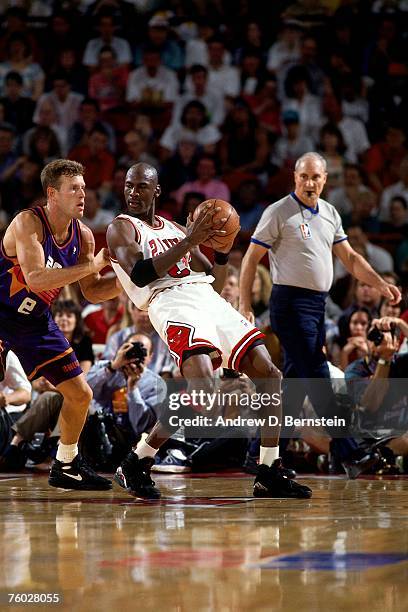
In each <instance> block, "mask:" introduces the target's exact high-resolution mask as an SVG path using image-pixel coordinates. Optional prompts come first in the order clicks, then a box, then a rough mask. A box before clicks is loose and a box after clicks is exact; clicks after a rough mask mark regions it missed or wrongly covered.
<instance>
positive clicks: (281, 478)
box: [254, 459, 312, 499]
mask: <svg viewBox="0 0 408 612" xmlns="http://www.w3.org/2000/svg"><path fill="white" fill-rule="evenodd" d="M254 497H276V498H296V499H309V498H310V497H312V490H311V489H309V487H306V486H305V485H300V484H299V483H297V482H296V481H295V480H291V479H290V478H288V477H287V476H285V475H284V471H283V468H282V460H281V459H276V460H275V461H274V462H273V464H272V465H271V467H268V466H267V465H264V464H262V465H260V466H259V468H258V474H257V476H256V478H255V482H254Z"/></svg>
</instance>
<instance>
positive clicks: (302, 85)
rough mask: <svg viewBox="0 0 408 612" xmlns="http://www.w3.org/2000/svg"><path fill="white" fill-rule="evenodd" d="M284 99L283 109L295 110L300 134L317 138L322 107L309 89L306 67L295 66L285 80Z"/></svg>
mask: <svg viewBox="0 0 408 612" xmlns="http://www.w3.org/2000/svg"><path fill="white" fill-rule="evenodd" d="M285 95H286V97H285V99H284V101H283V104H282V110H283V111H288V110H292V111H296V112H297V113H298V114H299V123H300V128H301V132H302V134H305V135H308V136H310V137H312V138H313V139H314V140H317V137H318V133H319V129H320V126H321V123H322V108H321V103H320V99H319V98H318V97H317V96H315V95H313V94H312V93H311V90H310V82H309V76H308V73H307V71H306V68H304V67H303V66H295V67H294V68H292V69H291V70H290V71H289V72H288V75H287V77H286V80H285Z"/></svg>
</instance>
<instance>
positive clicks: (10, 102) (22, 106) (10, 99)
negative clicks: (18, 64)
mask: <svg viewBox="0 0 408 612" xmlns="http://www.w3.org/2000/svg"><path fill="white" fill-rule="evenodd" d="M4 82H5V95H4V96H3V97H2V98H0V104H2V105H3V108H4V118H3V120H4V121H7V122H9V123H11V124H12V125H14V126H15V128H16V130H17V133H18V134H23V133H24V132H25V131H26V130H28V129H29V128H30V127H31V126H32V124H33V121H32V117H33V112H34V106H35V104H34V101H33V100H32V99H31V98H27V97H24V96H23V95H22V91H23V77H22V76H21V74H20V73H18V72H13V71H11V72H8V73H7V74H6V76H5V79H4Z"/></svg>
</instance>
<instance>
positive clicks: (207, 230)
mask: <svg viewBox="0 0 408 612" xmlns="http://www.w3.org/2000/svg"><path fill="white" fill-rule="evenodd" d="M220 210H221V209H220V208H214V207H213V206H211V205H210V204H208V205H207V206H204V207H203V208H202V210H200V212H199V214H198V215H197V216H196V218H195V219H193V216H192V215H191V213H190V215H189V217H188V219H187V226H186V230H187V231H186V238H187V240H188V241H189V243H190V244H191V246H197V245H199V244H202V243H203V242H205V241H206V240H207V239H208V238H209V237H210V236H224V235H225V233H226V232H225V231H224V230H220V229H217V228H219V227H220V226H222V225H223V224H224V223H225V221H226V218H225V219H224V218H222V219H219V220H218V221H214V220H213V216H214V215H215V214H216V213H217V212H219V211H220Z"/></svg>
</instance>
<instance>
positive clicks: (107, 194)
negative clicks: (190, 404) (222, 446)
mask: <svg viewBox="0 0 408 612" xmlns="http://www.w3.org/2000/svg"><path fill="white" fill-rule="evenodd" d="M26 5H27V7H28V8H27V9H24V8H21V7H17V6H13V7H10V6H8V4H7V3H0V21H1V36H0V41H1V42H0V227H3V228H5V227H6V226H7V224H8V223H9V222H10V220H11V219H12V218H13V216H14V215H15V214H16V213H17V212H19V211H20V210H22V209H23V208H27V207H30V206H32V205H33V204H38V203H39V202H42V201H44V196H43V193H42V191H41V184H40V180H39V178H40V172H41V169H42V167H43V166H44V164H46V163H48V162H50V161H52V160H53V159H57V158H60V157H68V158H70V159H73V160H76V161H78V162H81V163H82V164H84V166H85V168H86V174H85V181H86V185H87V194H86V209H85V213H84V218H83V221H84V223H86V224H87V225H88V226H89V227H90V228H91V229H92V230H93V231H94V232H95V234H96V237H97V241H98V240H99V241H100V243H101V244H103V243H104V233H105V230H106V227H107V225H108V224H109V223H110V222H111V220H112V219H113V218H114V216H115V215H116V214H118V213H119V212H120V211H123V210H124V198H123V186H124V181H125V176H126V171H127V169H128V168H129V167H130V166H131V165H132V164H134V163H136V162H139V161H143V162H147V163H149V164H153V165H155V166H156V167H157V168H158V170H159V177H160V184H161V188H162V196H161V198H160V202H159V205H158V211H157V212H158V214H160V215H162V216H164V217H167V218H169V219H174V220H175V221H178V222H181V223H185V221H186V217H187V215H188V214H189V212H191V211H193V210H194V208H195V207H196V206H197V205H198V204H199V203H200V202H201V201H202V200H204V199H207V198H212V197H217V198H221V199H224V200H227V201H230V202H231V203H232V204H233V205H234V206H235V208H236V209H237V211H238V212H239V214H240V218H241V232H240V234H239V236H238V237H237V241H236V244H235V248H234V250H233V252H232V253H231V257H230V262H231V264H232V265H231V266H230V269H229V274H228V279H227V283H226V286H225V288H224V291H223V296H224V297H225V299H227V300H228V301H230V302H231V303H232V304H233V306H234V307H237V300H238V278H239V266H240V261H241V259H242V254H243V253H244V252H245V249H246V247H247V245H248V242H249V239H250V237H251V234H252V231H253V230H254V228H255V226H256V224H257V221H258V220H259V218H260V216H261V214H262V212H263V210H264V208H265V206H267V205H268V204H269V203H271V202H273V201H274V200H278V199H280V198H282V197H283V196H285V195H286V194H287V193H288V192H290V191H291V190H292V187H293V170H294V163H295V161H296V159H297V158H298V157H299V156H301V155H302V154H304V153H306V152H307V151H313V150H314V151H318V152H319V153H320V154H321V155H323V156H324V158H325V159H326V161H327V165H328V181H327V185H326V188H325V191H324V193H323V197H324V198H325V199H327V200H328V201H329V202H331V203H332V204H333V205H334V206H335V207H336V209H337V210H338V212H339V213H340V215H341V217H342V220H343V224H344V228H345V230H346V232H347V234H348V237H349V240H350V243H351V244H352V246H353V248H354V249H356V250H357V251H358V252H359V253H361V254H362V255H363V256H364V257H366V258H367V260H368V261H369V262H370V264H371V265H372V266H373V267H374V268H375V269H376V270H377V271H378V272H379V273H381V274H384V275H388V276H389V277H390V278H391V279H392V280H393V281H395V282H397V284H399V285H401V287H402V288H403V290H404V291H405V295H406V288H407V285H408V38H407V34H406V33H407V31H408V28H407V24H408V3H406V2H398V1H394V0H375V1H373V2H364V1H358V0H355V1H351V2H350V1H344V0H277V1H274V2H264V1H262V0H252V1H251V2H245V1H244V0H239V1H238V0H205V1H202V0H191V1H189V2H185V1H183V0H163V1H160V0H150V1H148V2H143V1H142V0H133V1H132V0H128V1H123V0H111V1H109V2H107V1H106V0H96V1H94V2H91V1H89V0H82V1H81V2H69V1H66V2H62V3H60V2H53V1H52V0H39V1H37V2H33V3H26ZM264 263H265V262H264ZM266 265H267V264H266ZM270 290H271V281H270V277H269V273H268V270H267V269H266V268H265V267H263V266H260V267H259V269H258V273H257V276H256V279H255V283H254V288H253V308H254V313H255V316H256V321H257V324H258V325H259V326H260V327H261V328H262V329H263V330H265V331H266V337H267V346H268V349H269V350H270V352H271V355H272V357H273V359H274V361H275V363H277V364H278V365H281V352H280V347H279V343H278V341H277V339H276V337H275V336H274V335H273V334H272V332H271V331H270V326H269V315H268V299H269V294H270ZM63 297H64V298H66V299H67V300H71V301H65V302H61V303H60V304H59V306H57V307H56V310H55V313H56V317H57V318H56V320H57V323H58V325H60V326H61V329H62V330H63V332H64V333H66V335H67V338H68V339H69V340H70V341H71V342H74V343H75V342H76V343H77V344H81V346H82V349H81V351H82V352H81V356H80V355H79V354H78V357H79V358H80V360H81V363H82V367H83V369H84V371H85V372H87V373H88V382H89V383H90V384H91V386H92V387H93V390H94V395H95V400H94V404H95V406H94V409H95V411H96V412H97V411H98V410H99V409H100V408H101V401H99V400H98V393H100V392H101V389H100V385H101V384H102V379H101V378H100V369H101V368H103V369H104V371H105V370H106V367H105V366H106V364H107V363H108V364H109V365H110V367H113V369H112V371H111V375H112V381H111V383H112V384H110V382H109V381H105V382H104V383H103V384H105V385H108V387H109V389H104V392H103V393H102V395H103V396H104V398H105V400H104V401H105V403H104V405H103V407H102V408H103V410H107V411H108V412H110V413H111V414H113V415H116V417H117V419H119V417H118V415H120V414H123V412H128V420H127V422H126V427H127V429H128V433H129V436H130V438H129V439H131V440H135V439H137V437H138V436H140V435H141V434H143V433H145V432H146V431H148V429H149V426H151V423H153V422H154V418H155V416H156V415H155V413H154V402H153V401H152V399H151V390H152V385H153V382H152V380H153V379H152V377H153V378H154V377H162V378H164V379H166V378H168V377H177V376H179V373H178V372H177V370H176V368H175V366H174V364H173V363H172V360H171V358H170V356H169V355H168V353H167V349H166V347H165V345H164V344H163V342H162V341H161V340H160V338H159V336H158V335H157V334H156V332H155V331H154V330H153V328H152V326H151V324H150V321H149V319H148V317H147V314H146V313H144V312H141V311H139V310H138V309H137V308H136V307H135V306H133V305H132V304H129V303H128V302H127V300H125V299H123V300H122V301H120V300H110V301H109V302H107V303H104V304H101V305H99V306H97V307H93V306H89V305H87V304H86V303H84V301H83V299H82V298H81V297H80V296H79V293H78V292H77V291H76V289H75V287H71V288H69V289H68V290H66V291H65V293H64V296H63ZM406 308H407V305H406V303H405V301H404V300H403V302H402V303H401V304H400V305H399V306H398V307H393V306H390V305H389V304H388V303H387V301H386V300H384V299H381V297H380V295H379V294H378V292H376V290H374V289H372V288H370V287H368V286H367V285H364V284H363V283H361V282H354V281H353V280H352V279H351V278H350V276H349V275H348V274H347V271H346V270H345V269H344V268H343V266H342V265H341V263H340V262H339V261H337V262H336V263H335V279H334V284H333V288H332V291H331V294H330V297H329V300H328V305H327V312H326V315H327V317H326V330H327V343H326V344H327V346H326V348H327V354H328V358H329V359H330V361H331V362H332V363H333V365H334V366H337V368H339V370H337V371H336V372H337V374H336V376H343V375H344V371H346V372H347V368H349V367H350V366H351V365H352V364H353V363H354V362H355V361H356V360H358V359H362V358H364V357H366V356H368V355H369V353H370V347H369V345H368V343H367V332H368V330H369V328H370V325H371V321H372V320H373V319H378V318H380V317H393V318H394V319H395V321H397V322H398V324H397V326H398V329H399V333H400V345H399V347H398V352H400V353H401V354H403V353H404V352H408V344H407V342H408V341H407V336H408V333H407V329H408V327H407V325H406V323H408V310H407V309H406ZM404 322H405V323H404ZM82 324H84V325H85V326H86V329H87V332H86V333H87V334H88V335H86V334H85V332H84V330H83V329H82ZM72 325H74V327H72ZM84 334H85V335H84ZM135 334H136V336H135ZM135 338H136V339H137V341H140V342H141V343H142V344H144V345H145V348H146V351H147V357H146V361H145V366H146V367H145V368H143V371H142V372H141V374H140V379H137V380H133V381H130V382H129V380H128V379H127V378H126V376H125V375H124V374H123V372H122V371H119V372H117V371H116V368H115V364H118V363H120V351H121V348H122V347H123V346H124V345H125V344H126V343H128V342H129V341H133V340H132V339H135ZM85 339H86V340H85ZM90 344H93V346H94V352H92V351H90V350H89V347H90ZM96 345H97V348H95V347H96ZM76 350H77V349H76ZM78 350H79V349H78ZM118 355H119V358H118ZM95 359H96V361H95V363H93V362H94V360H95ZM115 360H116V361H115ZM118 369H119V370H120V367H119V366H118ZM146 372H149V374H148V375H147V374H146ZM339 372H340V374H339ZM147 376H149V377H150V378H149V380H147V379H146V377H147ZM17 378H18V377H17ZM227 378H228V377H227ZM18 380H19V378H18ZM16 384H17V383H16ZM226 384H227V383H226ZM245 384H246V383H245V382H244V383H243V385H245ZM98 385H99V386H98ZM149 394H150V395H149ZM57 396H58V393H57V392H56V391H55V390H54V389H52V388H50V385H49V383H47V382H46V381H44V380H41V379H40V380H38V381H36V382H35V383H34V385H33V394H32V398H31V404H30V408H29V409H28V410H26V412H24V414H23V417H21V419H25V420H22V421H21V420H20V416H19V419H17V417H16V419H15V420H16V423H15V425H14V428H15V431H14V438H13V442H12V446H14V447H15V448H17V449H18V448H20V446H21V444H22V442H23V441H26V442H28V441H29V440H31V439H32V437H33V435H34V433H35V432H38V431H40V432H42V433H46V434H47V435H48V434H49V433H50V432H51V431H54V432H55V431H56V427H57V420H58V405H59V400H58V397H57ZM50 397H51V400H50ZM52 398H53V399H52ZM55 398H57V399H55ZM106 398H107V399H106ZM22 399H23V400H24V401H21V402H20V405H25V404H27V402H28V401H29V400H28V399H27V397H26V394H24V397H23V398H22ZM47 402H48V403H47ZM50 402H51V403H50ZM102 403H103V402H102ZM44 405H47V406H48V410H43V414H45V415H48V417H47V418H46V419H45V422H44V421H42V422H41V423H38V421H36V416H35V415H36V412H38V411H41V410H40V409H39V408H38V406H44ZM36 406H37V408H36ZM50 406H51V408H50ZM130 407H131V408H130ZM31 410H33V412H32V413H31ZM17 412H18V415H21V410H19V411H17ZM27 419H28V424H27V422H26V421H27ZM119 420H120V422H121V424H122V425H123V418H121V419H119ZM19 422H20V426H19V425H18V423H19ZM118 422H119V421H118ZM38 428H39V429H38ZM299 435H300V434H299ZM309 442H310V440H309ZM207 446H208V445H207ZM323 446H324V445H323ZM206 448H207V447H206ZM319 448H320V447H319ZM197 449H198V451H199V452H197ZM207 450H208V448H207ZM403 450H404V449H403ZM176 451H177V452H178V453H179V454H180V453H181V454H183V453H184V459H185V456H186V455H187V454H189V453H188V452H187V451H186V447H184V448H183V449H182V450H181V449H180V447H178V448H167V447H166V448H165V449H164V451H163V452H162V453H161V455H160V457H159V459H158V464H159V463H160V462H162V463H164V464H165V465H166V462H167V464H168V466H169V467H170V468H171V465H172V464H177V465H179V466H183V465H184V466H185V465H186V461H184V460H183V459H182V458H181V459H180V456H179V457H177V452H176ZM190 451H191V448H190ZM175 452H176V454H174V453H175ZM194 452H195V457H196V460H197V463H199V461H200V457H202V454H203V450H202V443H200V444H198V445H197V447H195V448H194ZM399 452H400V453H401V454H405V452H406V454H407V455H408V444H407V448H406V451H404V452H403V451H401V450H399ZM166 453H167V454H166ZM172 453H173V454H172ZM200 453H201V455H200ZM236 453H237V457H238V455H239V456H240V457H241V455H242V457H241V459H242V461H243V460H244V459H245V449H244V450H242V448H239V449H238V448H237V449H236ZM193 454H194V453H193ZM204 455H205V453H204ZM207 455H208V453H207ZM207 455H206V456H207ZM207 459H208V456H207ZM241 459H240V460H239V461H238V459H237V463H238V464H239V463H240V461H241ZM201 460H202V459H201ZM183 461H184V462H183ZM242 461H241V463H242ZM204 463H205V461H204ZM210 463H211V462H210ZM215 463H216V462H215Z"/></svg>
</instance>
